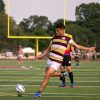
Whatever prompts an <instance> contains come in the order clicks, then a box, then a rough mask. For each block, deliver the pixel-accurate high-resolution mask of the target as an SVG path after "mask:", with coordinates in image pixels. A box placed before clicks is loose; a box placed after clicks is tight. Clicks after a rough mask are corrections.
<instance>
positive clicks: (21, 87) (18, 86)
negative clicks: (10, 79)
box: [16, 84, 25, 93]
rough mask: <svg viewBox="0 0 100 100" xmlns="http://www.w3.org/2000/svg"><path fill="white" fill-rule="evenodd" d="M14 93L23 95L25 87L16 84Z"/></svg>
mask: <svg viewBox="0 0 100 100" xmlns="http://www.w3.org/2000/svg"><path fill="white" fill-rule="evenodd" d="M16 91H17V92H19V93H24V92H25V87H24V86H23V85H22V84H17V85H16Z"/></svg>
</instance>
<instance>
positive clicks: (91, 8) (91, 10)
mask: <svg viewBox="0 0 100 100" xmlns="http://www.w3.org/2000/svg"><path fill="white" fill-rule="evenodd" d="M95 18H100V4H99V3H90V4H81V5H80V6H78V7H76V20H77V21H79V22H84V21H88V20H89V19H95Z"/></svg>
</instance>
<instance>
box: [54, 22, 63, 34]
mask: <svg viewBox="0 0 100 100" xmlns="http://www.w3.org/2000/svg"><path fill="white" fill-rule="evenodd" d="M55 30H56V34H57V35H58V36H62V35H63V34H64V30H65V26H64V24H63V23H58V24H56V25H55Z"/></svg>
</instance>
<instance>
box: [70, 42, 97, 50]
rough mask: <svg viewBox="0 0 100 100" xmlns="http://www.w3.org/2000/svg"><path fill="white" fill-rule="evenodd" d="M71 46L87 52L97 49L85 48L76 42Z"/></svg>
mask: <svg viewBox="0 0 100 100" xmlns="http://www.w3.org/2000/svg"><path fill="white" fill-rule="evenodd" d="M71 45H73V46H75V47H76V48H78V49H80V50H85V51H94V50H95V47H90V48H89V47H85V46H81V45H78V44H76V43H75V42H74V41H73V42H72V43H71Z"/></svg>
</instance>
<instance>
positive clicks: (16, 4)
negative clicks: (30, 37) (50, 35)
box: [3, 0, 100, 23]
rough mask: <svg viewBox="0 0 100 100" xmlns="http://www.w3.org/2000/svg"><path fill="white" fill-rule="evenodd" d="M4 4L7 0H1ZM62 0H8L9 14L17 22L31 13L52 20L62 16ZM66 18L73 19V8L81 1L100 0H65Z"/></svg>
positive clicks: (96, 0) (95, 0)
mask: <svg viewBox="0 0 100 100" xmlns="http://www.w3.org/2000/svg"><path fill="white" fill-rule="evenodd" d="M3 1H4V3H5V5H6V13H7V1H8V0H3ZM63 1H64V0H10V16H12V17H13V18H14V19H15V20H16V22H17V23H19V22H20V21H22V20H23V18H28V17H29V16H31V15H39V16H40V15H41V16H47V17H48V19H49V20H50V21H52V22H54V21H56V20H57V19H59V18H64V3H63ZM66 1H67V4H66V5H67V6H66V19H67V20H72V21H74V20H75V8H76V6H79V5H80V4H81V3H86V4H87V3H90V2H96V3H97V2H98V3H100V0H66Z"/></svg>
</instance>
